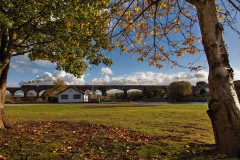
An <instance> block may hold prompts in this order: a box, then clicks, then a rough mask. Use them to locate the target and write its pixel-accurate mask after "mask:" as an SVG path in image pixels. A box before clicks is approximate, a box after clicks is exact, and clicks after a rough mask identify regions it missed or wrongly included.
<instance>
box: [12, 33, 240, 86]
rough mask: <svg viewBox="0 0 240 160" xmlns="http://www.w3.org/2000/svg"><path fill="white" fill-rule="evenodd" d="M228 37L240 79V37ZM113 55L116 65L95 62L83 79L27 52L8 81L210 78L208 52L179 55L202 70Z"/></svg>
mask: <svg viewBox="0 0 240 160" xmlns="http://www.w3.org/2000/svg"><path fill="white" fill-rule="evenodd" d="M225 41H226V44H227V46H228V51H229V55H230V57H229V58H230V63H231V66H232V68H233V69H234V70H235V75H236V76H235V77H236V79H240V73H239V72H240V43H239V42H240V41H239V37H238V36H237V35H235V34H234V33H233V32H232V31H231V30H229V29H226V30H225ZM109 56H110V57H111V58H112V59H113V65H112V66H111V67H110V68H105V67H106V66H104V65H99V66H91V67H90V68H89V69H88V70H87V71H86V72H85V73H84V75H83V77H82V78H81V79H77V78H75V77H74V76H72V75H69V74H66V73H64V72H60V71H57V70H55V65H54V64H51V63H49V62H44V61H36V62H31V61H30V60H28V58H27V57H26V56H20V57H16V58H14V59H13V60H12V64H11V68H10V72H9V77H8V85H9V86H17V85H18V84H19V82H21V81H22V82H26V81H29V80H34V79H36V78H37V79H38V80H41V81H44V82H43V83H45V82H47V81H51V80H53V79H54V78H60V79H63V80H65V81H66V82H67V83H69V84H71V83H72V82H73V84H86V83H88V84H91V83H96V84H100V83H104V84H108V83H109V84H110V83H122V84H126V83H130V84H135V83H136V84H159V83H161V84H168V83H170V82H171V81H175V80H189V81H190V82H191V83H195V82H196V81H198V80H207V62H206V58H205V55H204V54H198V55H194V56H191V55H185V56H184V57H183V58H180V59H179V63H188V62H192V61H193V60H195V59H199V60H198V61H197V63H198V64H200V65H203V66H205V67H206V69H205V71H201V72H199V73H195V72H190V71H189V70H188V69H184V68H180V67H176V68H171V67H170V66H169V65H165V66H164V67H163V68H161V69H157V68H154V67H151V66H149V65H148V63H147V62H137V60H136V59H134V58H133V56H132V55H131V54H127V53H125V54H123V53H120V52H119V51H117V50H116V51H113V52H112V53H111V54H110V55H109ZM197 75H202V76H197Z"/></svg>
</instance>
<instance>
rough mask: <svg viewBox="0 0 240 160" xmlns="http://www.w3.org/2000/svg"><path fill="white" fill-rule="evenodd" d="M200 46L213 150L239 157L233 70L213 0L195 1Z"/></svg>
mask: <svg viewBox="0 0 240 160" xmlns="http://www.w3.org/2000/svg"><path fill="white" fill-rule="evenodd" d="M194 5H195V6H196V8H197V13H198V17H199V22H200V28H201V33H202V39H203V46H204V50H205V54H206V56H207V61H208V64H209V77H208V80H209V89H210V101H209V105H208V107H209V110H208V115H209V117H210V119H211V122H212V127H213V131H214V136H215V141H216V146H217V149H218V150H219V151H220V152H222V153H225V154H228V155H230V156H233V157H240V105H239V100H238V98H237V94H236V91H235V88H234V84H233V70H232V68H231V67H230V64H229V60H228V53H227V49H226V45H225V42H224V38H223V26H222V25H221V23H220V22H219V21H218V17H217V11H216V4H215V0H202V1H198V2H196V1H195V4H194Z"/></svg>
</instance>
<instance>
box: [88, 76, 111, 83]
mask: <svg viewBox="0 0 240 160" xmlns="http://www.w3.org/2000/svg"><path fill="white" fill-rule="evenodd" d="M110 80H111V79H110V77H109V76H108V75H105V76H104V77H101V78H93V79H92V84H109V83H110Z"/></svg>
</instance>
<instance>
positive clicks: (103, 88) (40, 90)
mask: <svg viewBox="0 0 240 160" xmlns="http://www.w3.org/2000/svg"><path fill="white" fill-rule="evenodd" d="M69 86H71V87H75V88H77V89H79V90H81V91H82V92H85V91H87V90H89V91H91V92H93V93H95V92H96V91H97V90H100V91H101V92H102V95H106V94H107V91H108V90H111V89H118V90H122V91H123V92H124V96H127V92H128V90H131V89H137V90H141V91H142V92H145V91H147V90H150V89H164V90H165V91H167V87H168V86H167V85H69ZM52 87H53V85H39V86H37V85H24V86H22V87H7V91H9V92H10V94H11V95H12V96H14V95H15V93H16V92H17V91H22V93H23V96H24V97H25V98H27V95H28V93H29V92H30V91H34V92H35V93H36V94H37V97H39V96H40V93H43V92H44V91H45V90H47V89H50V88H52Z"/></svg>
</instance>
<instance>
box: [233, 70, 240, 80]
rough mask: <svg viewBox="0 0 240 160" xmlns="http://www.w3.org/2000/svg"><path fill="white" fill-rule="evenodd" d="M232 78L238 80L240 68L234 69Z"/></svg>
mask: <svg viewBox="0 0 240 160" xmlns="http://www.w3.org/2000/svg"><path fill="white" fill-rule="evenodd" d="M234 80H240V68H238V69H234Z"/></svg>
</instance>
